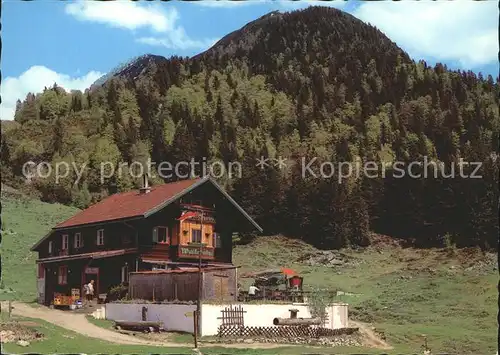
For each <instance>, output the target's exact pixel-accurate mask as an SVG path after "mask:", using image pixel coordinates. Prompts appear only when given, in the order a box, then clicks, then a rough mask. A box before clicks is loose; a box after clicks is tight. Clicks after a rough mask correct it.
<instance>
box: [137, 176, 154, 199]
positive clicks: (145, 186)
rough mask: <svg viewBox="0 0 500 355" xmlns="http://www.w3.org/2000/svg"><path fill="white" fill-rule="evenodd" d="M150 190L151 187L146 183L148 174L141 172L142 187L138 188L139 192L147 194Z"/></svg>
mask: <svg viewBox="0 0 500 355" xmlns="http://www.w3.org/2000/svg"><path fill="white" fill-rule="evenodd" d="M150 191H151V188H150V187H149V184H148V174H143V175H142V187H141V188H140V189H139V192H140V193H141V194H147V193H149V192H150Z"/></svg>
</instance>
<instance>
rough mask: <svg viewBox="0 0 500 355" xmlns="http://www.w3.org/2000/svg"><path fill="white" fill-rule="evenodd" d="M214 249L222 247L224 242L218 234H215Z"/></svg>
mask: <svg viewBox="0 0 500 355" xmlns="http://www.w3.org/2000/svg"><path fill="white" fill-rule="evenodd" d="M214 247H215V248H221V247H222V241H221V239H220V235H219V234H218V233H214Z"/></svg>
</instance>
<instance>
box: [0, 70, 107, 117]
mask: <svg viewBox="0 0 500 355" xmlns="http://www.w3.org/2000/svg"><path fill="white" fill-rule="evenodd" d="M102 75H103V73H99V72H97V71H90V72H88V73H87V74H85V75H83V76H80V77H71V76H69V75H66V74H61V73H56V72H55V71H53V70H51V69H49V68H46V67H44V66H39V65H35V66H32V67H31V68H29V69H28V70H26V71H25V72H24V73H22V74H21V75H20V76H19V77H17V78H16V77H7V78H5V79H3V80H2V85H1V87H0V94H1V95H2V103H1V104H0V117H1V119H2V120H12V119H13V118H14V113H15V110H16V101H17V100H18V99H19V100H21V101H23V100H24V99H25V98H26V95H27V94H28V93H30V92H32V93H39V92H42V91H43V89H44V87H50V86H52V85H54V83H57V85H58V86H61V87H63V88H64V89H65V90H67V91H69V90H81V91H83V90H85V89H87V88H88V87H89V86H90V85H92V83H93V82H94V81H96V80H97V79H98V78H100V77H101V76H102Z"/></svg>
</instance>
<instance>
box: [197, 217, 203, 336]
mask: <svg viewBox="0 0 500 355" xmlns="http://www.w3.org/2000/svg"><path fill="white" fill-rule="evenodd" d="M200 222H201V231H200V234H201V236H200V239H201V240H200V247H199V249H198V297H197V300H196V301H197V302H196V327H197V328H196V331H197V332H198V327H199V326H200V323H201V320H200V315H201V298H202V297H203V282H202V280H201V275H202V272H201V254H202V252H203V210H202V211H201V220H200Z"/></svg>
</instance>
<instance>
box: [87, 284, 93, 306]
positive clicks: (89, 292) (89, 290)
mask: <svg viewBox="0 0 500 355" xmlns="http://www.w3.org/2000/svg"><path fill="white" fill-rule="evenodd" d="M85 294H86V298H87V302H88V303H90V302H92V299H93V298H94V280H90V282H89V283H88V284H87V285H86V288H85Z"/></svg>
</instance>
